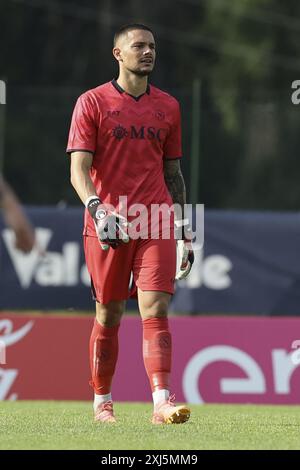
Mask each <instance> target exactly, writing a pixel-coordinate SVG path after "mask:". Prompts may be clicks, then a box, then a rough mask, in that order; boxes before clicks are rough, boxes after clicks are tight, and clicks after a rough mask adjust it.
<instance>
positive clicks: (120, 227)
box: [87, 196, 129, 250]
mask: <svg viewBox="0 0 300 470" xmlns="http://www.w3.org/2000/svg"><path fill="white" fill-rule="evenodd" d="M87 209H88V211H89V213H90V215H91V216H92V218H93V220H94V224H95V229H96V233H97V236H98V240H99V242H100V245H101V248H102V250H108V249H109V247H111V248H114V249H115V248H117V247H118V246H119V245H120V243H128V242H129V236H128V233H127V227H128V225H129V224H128V221H127V219H126V218H125V217H123V216H122V215H120V214H118V213H116V212H113V211H111V210H110V209H109V207H107V206H106V205H105V204H102V202H101V200H100V199H99V198H98V197H96V196H95V197H94V198H93V199H91V200H90V201H89V203H88V204H87Z"/></svg>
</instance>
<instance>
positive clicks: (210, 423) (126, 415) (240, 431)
mask: <svg viewBox="0 0 300 470" xmlns="http://www.w3.org/2000/svg"><path fill="white" fill-rule="evenodd" d="M191 410H192V414H191V419H190V421H188V422H187V423H185V424H180V425H163V426H153V425H152V424H151V423H150V416H151V412H152V406H151V404H150V403H147V404H144V403H115V413H116V416H117V418H118V423H117V424H110V425H109V424H100V423H94V422H93V417H92V412H91V403H87V402H54V401H17V402H1V403H0V449H93V450H98V449H100V450H103V449H105V450H116V449H118V450H129V449H133V450H138V449H143V450H153V449H157V450H158V449H163V450H172V449H173V450H201V449H300V437H299V435H300V433H299V429H300V407H297V406H262V405H200V406H195V405H192V406H191Z"/></svg>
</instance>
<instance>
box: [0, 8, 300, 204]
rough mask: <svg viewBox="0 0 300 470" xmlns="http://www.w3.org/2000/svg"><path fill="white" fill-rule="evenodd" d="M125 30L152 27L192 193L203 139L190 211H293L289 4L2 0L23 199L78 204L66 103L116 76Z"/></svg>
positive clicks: (1, 55)
mask: <svg viewBox="0 0 300 470" xmlns="http://www.w3.org/2000/svg"><path fill="white" fill-rule="evenodd" d="M129 22H142V23H145V24H147V25H149V26H150V27H152V28H153V30H154V32H155V34H156V41H157V51H158V57H157V63H156V69H155V71H154V73H153V75H152V76H151V80H150V81H151V82H152V83H153V84H155V85H156V86H158V87H160V88H162V89H164V90H166V91H168V92H170V93H172V94H173V95H175V96H176V97H177V98H178V100H179V101H180V103H181V106H182V114H183V135H184V154H185V156H184V161H183V171H184V174H185V177H186V180H187V186H188V189H189V188H190V184H189V181H190V177H191V173H192V172H191V153H192V148H193V146H192V139H196V141H197V136H198V137H199V142H198V146H199V149H198V150H197V155H196V158H197V159H198V180H197V200H198V202H203V203H205V204H206V206H207V207H216V208H243V209H276V210H298V207H299V202H300V185H299V184H298V174H299V170H300V159H299V157H298V148H299V146H300V132H299V127H300V126H299V124H300V107H297V106H295V105H293V104H292V102H291V94H292V91H293V90H292V89H291V84H292V82H293V81H294V80H296V79H299V78H300V58H299V56H300V55H299V53H300V40H299V39H300V3H299V2H298V1H296V0H289V1H288V2H282V1H280V0H173V2H170V1H169V0H160V1H159V2H145V1H142V0H139V1H138V0H128V1H121V0H89V1H88V2H80V1H79V0H62V1H58V0H47V1H42V0H1V2H0V79H3V80H5V81H6V82H7V91H8V95H7V105H6V107H5V114H6V116H5V122H6V124H5V129H6V130H5V158H4V162H3V166H4V171H5V173H6V175H7V177H8V179H9V180H10V181H11V182H12V184H13V185H14V187H15V188H16V190H17V192H18V193H19V195H20V197H21V198H22V200H23V201H24V202H26V203H28V204H57V203H59V202H65V203H67V204H78V199H77V196H76V195H75V193H74V191H73V189H72V188H71V186H70V183H69V162H68V158H67V157H66V156H65V154H64V151H65V146H66V141H67V135H68V129H69V125H70V118H71V114H72V110H73V106H74V103H75V100H76V98H77V97H78V95H80V94H81V93H82V92H83V91H85V90H87V89H89V88H93V87H95V86H97V85H98V84H100V83H103V82H106V81H108V80H111V79H112V78H113V77H115V76H116V75H117V64H116V63H115V61H114V59H113V57H112V55H111V49H112V38H113V34H114V31H115V30H116V29H117V28H118V27H119V26H121V25H122V24H125V23H129ZM197 80H198V82H197V83H200V99H199V101H197V100H196V102H195V95H193V85H194V84H195V81H197ZM2 109H3V107H2ZM195 110H196V112H197V111H198V113H199V123H196V126H195V122H194V123H193V116H194V114H193V113H195ZM193 128H194V129H195V132H194V133H193V132H192V129H193ZM2 138H3V136H2ZM194 142H195V141H194ZM196 148H197V145H196Z"/></svg>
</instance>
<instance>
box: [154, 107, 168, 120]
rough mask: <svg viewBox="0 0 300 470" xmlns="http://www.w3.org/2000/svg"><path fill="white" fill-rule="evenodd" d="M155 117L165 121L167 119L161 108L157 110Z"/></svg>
mask: <svg viewBox="0 0 300 470" xmlns="http://www.w3.org/2000/svg"><path fill="white" fill-rule="evenodd" d="M155 117H156V119H157V120H158V121H164V120H165V117H166V115H165V113H164V112H163V111H160V110H159V109H158V110H157V111H155Z"/></svg>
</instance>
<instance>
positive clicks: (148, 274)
mask: <svg viewBox="0 0 300 470" xmlns="http://www.w3.org/2000/svg"><path fill="white" fill-rule="evenodd" d="M113 55H114V57H115V59H116V60H117V61H118V63H119V76H118V79H117V80H112V81H110V82H108V83H105V84H103V85H101V86H98V87H97V88H94V89H92V90H89V91H87V92H86V93H84V94H83V95H81V96H80V97H79V99H78V101H77V103H76V106H75V109H74V112H73V117H72V122H71V128H70V133H69V140H68V147H67V153H68V154H69V155H71V182H72V185H73V187H74V188H75V190H76V192H77V193H78V196H79V197H80V199H81V201H82V202H83V203H84V205H85V207H86V211H85V222H84V233H83V235H84V250H85V257H86V263H87V268H88V271H89V274H90V276H91V286H92V292H93V296H94V298H95V300H96V318H95V321H94V327H93V330H92V334H91V339H90V366H91V374H92V381H91V383H92V386H93V388H94V413H95V420H96V421H99V422H106V423H113V422H115V421H116V417H115V414H114V410H113V401H112V396H111V385H112V379H113V375H114V371H115V366H116V362H117V357H118V330H119V325H120V321H121V317H122V314H123V312H124V307H125V301H126V300H127V299H128V297H129V295H130V292H129V282H130V276H131V273H132V276H133V283H134V286H135V291H136V293H137V298H138V305H139V311H140V314H141V318H142V325H143V358H144V364H145V368H146V372H147V375H148V377H149V381H150V385H151V390H152V396H153V403H154V411H153V416H152V423H153V424H164V423H166V424H167V423H169V424H171V423H183V422H185V421H187V420H188V419H189V416H190V410H189V408H188V407H187V406H185V405H182V406H176V405H175V403H174V399H173V396H170V382H169V379H170V373H171V355H172V342H171V333H170V331H169V326H168V319H167V311H168V305H169V302H170V298H171V296H172V294H173V293H174V282H175V278H176V279H182V278H184V277H186V276H187V274H188V273H189V271H190V269H191V266H192V263H193V260H194V255H193V250H192V245H191V238H190V237H189V236H188V235H186V234H189V232H190V227H189V222H188V220H187V219H184V218H183V215H182V214H183V212H182V211H181V210H178V207H179V208H181V209H183V208H184V204H185V203H186V200H185V185H184V180H183V176H182V173H181V170H180V158H181V155H182V153H181V126H180V110H179V105H178V102H177V101H176V100H175V98H173V97H172V96H170V95H169V94H167V93H165V92H163V91H161V90H159V89H158V88H156V87H154V86H152V85H150V84H149V83H148V76H149V74H150V73H151V71H152V70H153V67H154V63H155V55H156V51H155V40H154V36H153V33H152V31H151V30H150V29H149V28H148V27H147V26H144V25H142V24H130V25H126V26H123V27H122V28H120V29H119V31H118V32H117V33H116V34H115V38H114V47H113ZM121 197H122V199H124V198H125V199H126V204H127V207H128V208H129V209H130V208H132V207H133V206H134V205H137V206H138V207H139V208H140V207H141V206H142V207H144V208H146V213H148V212H147V211H150V208H152V207H157V206H159V205H167V207H169V208H170V210H168V211H167V212H168V214H169V215H170V214H171V216H170V217H169V226H170V228H171V236H164V234H163V229H161V228H159V229H158V236H152V232H151V230H150V232H151V233H150V235H149V231H148V229H150V228H151V229H152V228H153V225H154V226H155V224H153V223H152V222H150V219H143V220H144V222H143V223H142V224H141V225H142V226H143V227H142V232H141V233H142V235H141V236H137V237H133V236H131V235H130V228H132V225H133V224H134V217H133V216H132V217H131V216H128V214H129V210H128V212H127V213H124V212H123V206H122V204H120V199H121ZM173 205H175V207H176V208H177V209H176V210H174V208H173V209H172V207H173ZM172 214H173V215H172ZM174 218H175V220H174ZM165 219H166V215H161V214H160V218H159V224H161V223H163V222H164V220H165ZM145 220H146V222H145ZM174 224H175V231H176V227H177V231H179V232H180V234H181V235H180V237H179V239H178V236H174ZM160 226H161V225H159V227H160ZM145 233H147V234H148V235H145ZM172 234H173V235H172ZM176 239H177V240H176ZM176 243H177V252H178V253H179V257H180V260H181V261H180V263H179V268H178V272H177V274H176Z"/></svg>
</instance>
